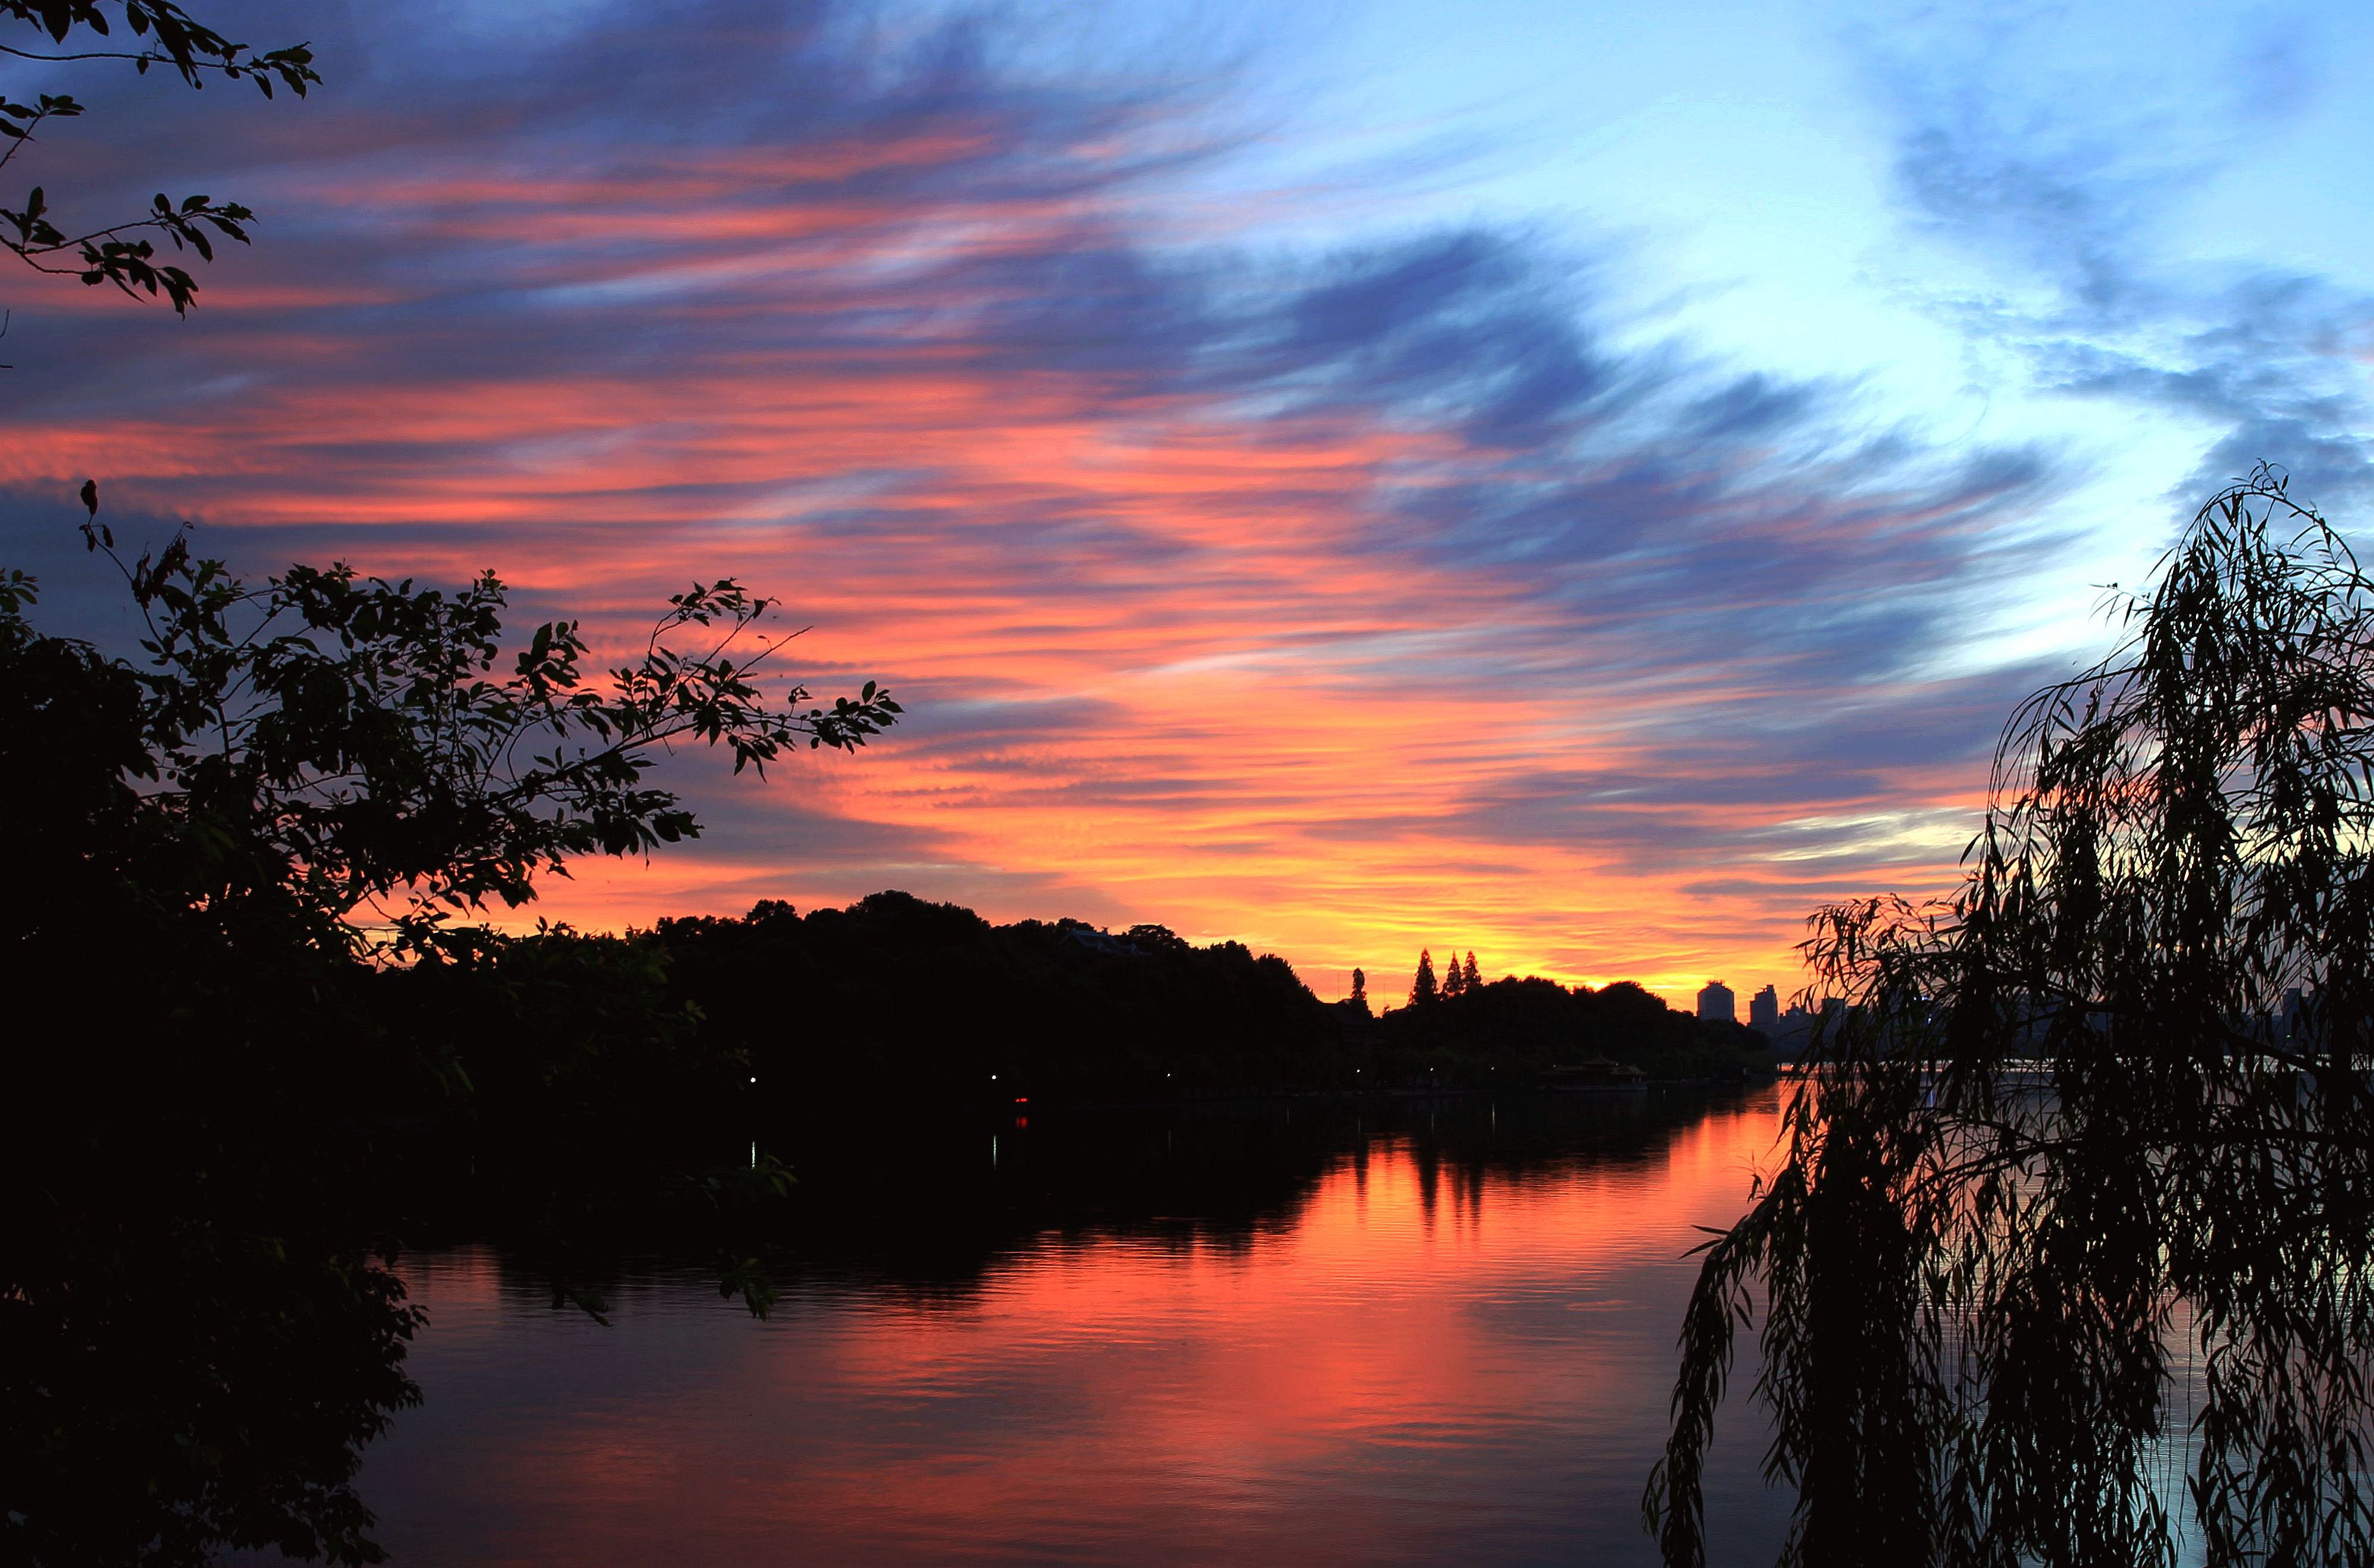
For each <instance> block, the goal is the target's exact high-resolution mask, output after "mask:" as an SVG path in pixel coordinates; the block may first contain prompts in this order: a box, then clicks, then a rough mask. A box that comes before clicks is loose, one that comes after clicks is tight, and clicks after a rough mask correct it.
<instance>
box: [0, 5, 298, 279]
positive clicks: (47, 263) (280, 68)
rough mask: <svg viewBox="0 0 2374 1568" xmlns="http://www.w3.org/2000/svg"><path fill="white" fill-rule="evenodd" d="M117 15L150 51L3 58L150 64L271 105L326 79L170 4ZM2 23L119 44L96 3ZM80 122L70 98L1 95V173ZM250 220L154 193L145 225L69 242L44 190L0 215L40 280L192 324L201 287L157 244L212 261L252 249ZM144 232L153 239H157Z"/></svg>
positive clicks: (222, 207)
mask: <svg viewBox="0 0 2374 1568" xmlns="http://www.w3.org/2000/svg"><path fill="white" fill-rule="evenodd" d="M115 9H116V10H117V11H119V12H120V13H121V16H120V18H119V20H120V21H121V22H122V24H123V27H124V28H125V29H126V30H127V31H129V32H130V34H131V35H132V36H133V37H134V38H135V39H138V40H142V41H145V42H144V43H143V45H142V46H141V47H137V48H133V49H128V50H126V49H73V50H65V51H64V52H59V51H42V50H28V49H21V48H18V47H16V46H14V45H10V44H0V54H6V55H12V56H15V57H16V58H18V59H23V60H33V61H41V62H46V63H53V64H68V63H75V62H88V61H100V60H112V61H121V62H128V63H129V64H131V65H132V66H133V68H134V69H135V71H136V72H138V73H139V74H140V75H143V76H146V75H147V72H148V70H149V68H150V67H151V66H152V65H167V66H170V67H171V68H172V69H173V71H174V72H175V73H176V74H177V75H179V76H181V77H182V80H183V81H185V82H187V83H188V84H189V85H190V86H191V87H193V88H202V87H204V86H205V85H206V78H207V77H208V76H217V77H220V78H221V79H224V80H229V81H246V82H253V84H254V85H255V87H256V88H257V89H258V90H259V91H261V92H262V93H263V95H264V97H265V98H267V99H269V98H271V97H272V96H273V93H274V85H275V84H276V83H277V84H279V85H280V86H282V87H285V88H288V90H289V91H291V92H293V93H295V94H296V95H297V96H298V97H300V98H302V97H304V96H305V93H306V89H307V88H309V87H311V86H313V85H315V84H317V83H319V82H320V81H321V79H322V78H321V76H320V74H319V73H318V72H316V71H315V70H314V69H313V54H312V51H311V48H310V47H308V46H307V45H304V44H295V45H291V46H289V47H287V48H283V49H275V50H270V51H265V52H262V53H259V52H257V51H255V50H253V49H252V48H251V47H250V46H249V45H247V44H244V43H237V42H233V41H231V40H229V39H228V38H225V37H224V36H223V35H222V34H220V33H218V32H216V31H215V30H214V29H211V28H208V27H206V26H205V25H204V24H202V23H200V22H198V21H196V20H194V18H191V17H190V16H189V14H188V13H186V12H185V11H183V10H182V8H181V7H180V6H177V5H174V4H172V3H171V0H116V4H115ZM0 19H13V20H15V21H18V22H19V23H23V24H27V25H29V26H31V27H34V28H36V29H40V30H41V32H42V33H44V34H45V35H46V36H47V37H48V38H49V39H50V40H51V41H52V42H53V43H54V44H58V45H64V44H65V43H66V42H67V41H69V40H70V39H72V38H75V37H76V36H77V35H78V32H83V31H87V32H88V33H91V34H94V35H97V36H99V37H101V38H112V37H113V36H114V35H113V29H112V24H111V23H110V20H109V16H108V8H107V6H105V5H103V4H101V3H100V0H0ZM84 112H85V110H84V107H83V105H82V104H80V103H79V102H77V101H76V99H74V98H73V97H72V96H70V95H66V94H50V93H42V94H41V95H39V97H38V98H37V99H35V100H34V101H32V102H30V103H24V102H18V101H16V100H14V99H8V98H6V96H0V140H5V142H6V146H5V148H0V168H6V166H7V164H8V163H9V162H11V161H12V160H14V158H16V156H17V155H18V153H19V152H20V151H22V150H23V149H24V148H25V147H26V146H29V145H30V144H31V143H32V142H33V140H34V139H35V137H34V132H35V131H36V130H37V129H39V128H40V127H41V126H42V125H44V124H46V123H48V122H50V121H52V120H65V119H73V118H76V117H78V116H80V115H82V114H83V113H84ZM254 219H255V215H254V213H253V212H252V211H250V210H249V209H248V208H247V207H245V206H242V205H240V204H239V203H237V202H217V201H215V200H213V199H212V198H211V197H209V196H206V195H203V194H201V195H191V196H184V197H183V198H182V199H181V200H180V201H179V202H176V201H174V200H172V199H171V198H170V197H168V196H167V195H165V194H164V193H162V192H159V193H158V194H157V196H156V197H155V198H154V200H153V201H152V202H151V204H150V206H149V210H148V211H147V213H145V214H143V215H142V216H139V217H136V218H127V219H124V220H123V221H121V222H117V223H112V224H108V225H105V226H103V227H100V228H91V229H88V230H85V231H83V232H81V233H79V234H71V235H70V234H68V233H67V232H66V231H65V229H62V228H59V227H58V225H57V224H56V223H55V222H54V221H53V218H52V217H51V216H50V205H49V196H48V193H47V191H46V190H45V189H44V188H43V187H41V186H38V185H37V186H35V187H33V190H32V192H31V193H30V194H29V196H28V197H27V198H26V200H25V204H24V205H23V206H21V207H15V208H10V207H5V206H0V247H5V248H6V250H8V251H9V252H12V253H14V254H15V255H16V256H17V258H18V260H19V261H21V262H23V263H26V264H27V265H28V266H29V267H31V268H32V269H33V270H34V271H36V272H41V273H49V274H53V275H62V276H65V275H71V276H76V277H79V278H80V279H81V280H82V281H83V282H84V283H85V284H86V285H89V286H92V287H96V286H98V285H100V284H112V285H114V286H115V287H117V288H119V289H121V290H123V292H124V293H125V294H126V295H129V296H133V297H135V298H136V297H138V296H139V295H141V294H144V293H145V294H146V295H147V296H148V297H149V298H156V297H158V296H159V295H161V296H162V297H163V298H165V299H166V300H167V301H169V302H170V304H171V305H172V307H173V310H174V312H175V313H176V314H178V315H186V314H188V312H189V310H190V307H191V306H192V305H193V304H194V303H195V302H196V298H197V292H198V286H197V283H196V282H195V280H194V279H193V278H192V277H191V275H190V274H189V273H188V272H187V271H186V270H185V269H183V268H182V267H181V266H179V265H176V264H173V263H169V262H160V260H159V250H158V244H159V240H160V239H161V240H164V241H167V242H170V244H171V246H172V248H173V249H174V250H175V251H176V252H181V251H188V252H194V253H195V254H196V255H197V256H198V257H199V258H200V259H202V260H205V261H209V262H211V261H213V260H214V256H215V252H214V245H215V240H216V239H217V238H224V239H230V240H238V241H239V242H240V243H241V244H246V243H248V242H249V240H248V234H247V226H248V225H249V224H251V223H253V221H254ZM11 230H13V232H10V231H11ZM143 230H149V231H153V232H154V234H155V235H156V236H157V238H150V237H148V236H147V235H145V234H143V233H142V231H143ZM210 230H211V232H209V231H210Z"/></svg>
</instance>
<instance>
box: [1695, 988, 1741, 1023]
mask: <svg viewBox="0 0 2374 1568" xmlns="http://www.w3.org/2000/svg"><path fill="white" fill-rule="evenodd" d="M1698 1016H1699V1017H1700V1018H1711V1019H1715V1020H1717V1021H1718V1022H1720V1023H1723V1024H1736V1023H1738V1022H1739V999H1738V998H1737V997H1735V996H1733V995H1732V994H1731V988H1730V987H1729V986H1726V985H1724V984H1723V983H1722V981H1721V980H1709V981H1708V982H1707V983H1706V989H1704V990H1702V991H1700V992H1698Z"/></svg>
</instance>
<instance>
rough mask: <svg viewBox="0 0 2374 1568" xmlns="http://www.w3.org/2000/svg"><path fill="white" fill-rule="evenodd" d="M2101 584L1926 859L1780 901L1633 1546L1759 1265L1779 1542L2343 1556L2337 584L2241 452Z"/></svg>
mask: <svg viewBox="0 0 2374 1568" xmlns="http://www.w3.org/2000/svg"><path fill="white" fill-rule="evenodd" d="M2122 610H2123V616H2124V620H2125V622H2126V624H2127V626H2129V627H2130V628H2131V635H2130V637H2129V638H2128V640H2127V641H2126V642H2125V644H2124V645H2123V646H2122V647H2121V649H2119V650H2118V651H2117V652H2116V653H2114V654H2113V655H2112V656H2111V657H2110V659H2108V660H2107V661H2104V662H2103V663H2102V664H2101V665H2099V666H2098V667H2096V668H2095V669H2093V670H2091V671H2089V672H2087V673H2086V674H2084V675H2083V676H2081V677H2079V678H2077V679H2075V680H2073V681H2071V682H2068V683H2065V684H2063V685H2057V686H2054V687H2051V688H2050V689H2048V690H2046V691H2044V692H2041V693H2039V694H2038V695H2037V696H2035V697H2033V698H2031V699H2030V700H2029V701H2028V702H2027V704H2026V705H2024V706H2023V707H2022V708H2020V709H2019V710H2018V712H2017V713H2016V715H2015V716H2014V717H2013V719H2012V720H2011V721H2010V723H2009V725H2008V726H2007V727H2006V730H2005V731H2004V739H2003V742H2002V744H2001V747H2000V748H1999V750H1998V753H1997V758H1996V765H1995V769H1994V778H1993V782H1992V793H1991V802H1990V805H1989V809H1988V812H1987V815H1986V819H1985V822H1984V825H1983V827H1982V828H1981V830H1980V833H1979V835H1978V837H1976V838H1975V839H1974V840H1973V841H1972V844H1971V847H1970V851H1969V858H1968V859H1969V872H1968V874H1967V878H1966V881H1965V883H1964V885H1963V887H1962V889H1961V891H1960V893H1959V894H1958V895H1957V897H1956V898H1955V899H1954V900H1953V901H1952V902H1951V903H1950V904H1949V905H1946V906H1944V907H1929V908H1918V909H1916V908H1912V907H1908V906H1906V905H1904V904H1902V903H1900V902H1897V901H1893V900H1886V899H1881V900H1873V901H1868V902H1864V903H1861V904H1856V905H1851V906H1845V907H1835V908H1832V909H1828V910H1826V911H1824V912H1823V913H1822V914H1821V915H1820V916H1818V917H1817V918H1816V920H1815V922H1814V926H1813V935H1812V938H1811V940H1810V941H1808V942H1807V943H1806V944H1805V951H1806V953H1807V955H1808V958H1809V959H1810V961H1811V963H1812V966H1813V968H1814V970H1815V972H1816V977H1817V982H1816V983H1817V986H1818V987H1819V988H1820V989H1822V990H1823V991H1825V992H1826V993H1828V994H1833V995H1837V996H1839V997H1842V998H1844V999H1846V1000H1847V1002H1848V1003H1849V1005H1848V1006H1847V1007H1846V1008H1844V1009H1841V1010H1838V1011H1835V1012H1829V1013H1828V1015H1827V1016H1826V1018H1825V1020H1824V1022H1823V1024H1822V1026H1821V1028H1820V1030H1819V1032H1818V1035H1817V1037H1816V1047H1815V1053H1814V1059H1815V1061H1816V1078H1815V1080H1814V1081H1813V1082H1809V1083H1807V1084H1806V1085H1805V1086H1804V1088H1803V1089H1801V1091H1800V1092H1799V1094H1797V1095H1796V1097H1795V1099H1794V1101H1793V1104H1792V1106H1791V1108H1790V1111H1789V1115H1788V1121H1787V1125H1788V1134H1787V1141H1786V1143H1785V1146H1784V1154H1785V1157H1784V1158H1783V1159H1782V1161H1781V1163H1780V1165H1779V1167H1778V1168H1777V1170H1776V1171H1775V1172H1774V1173H1773V1175H1772V1176H1770V1178H1769V1180H1767V1181H1766V1182H1764V1183H1763V1184H1762V1185H1761V1187H1760V1189H1759V1194H1758V1197H1757V1200H1756V1202H1755V1203H1754V1205H1753V1207H1752V1208H1751V1209H1750V1211H1748V1213H1747V1214H1746V1215H1745V1217H1744V1218H1743V1219H1741V1220H1740V1221H1739V1222H1738V1223H1736V1224H1735V1225H1733V1227H1732V1228H1731V1229H1730V1230H1729V1231H1727V1232H1725V1233H1723V1234H1722V1235H1719V1236H1718V1237H1717V1238H1716V1239H1715V1240H1714V1241H1713V1242H1712V1243H1711V1244H1710V1246H1709V1248H1708V1251H1707V1257H1706V1262H1705V1266H1704V1270H1703V1272H1702V1274H1701V1277H1700V1279H1699V1281H1698V1287H1697V1290H1696V1293H1695V1295H1694V1297H1693V1299H1692V1302H1691V1304H1690V1306H1689V1309H1688V1313H1687V1316H1686V1322H1685V1326H1684V1329H1683V1334H1682V1349H1683V1358H1682V1367H1681V1374H1680V1379H1679V1382H1678V1385H1677V1387H1676V1391H1675V1422H1674V1431H1673V1436H1672V1439H1671V1443H1670V1445H1669V1447H1668V1449H1667V1453H1666V1457H1665V1459H1664V1461H1663V1464H1662V1465H1661V1466H1660V1467H1659V1469H1658V1470H1657V1472H1656V1474H1655V1476H1654V1477H1653V1479H1652V1480H1651V1488H1650V1492H1649V1494H1648V1497H1647V1499H1646V1506H1647V1511H1648V1515H1649V1520H1650V1523H1651V1527H1654V1528H1657V1529H1658V1530H1659V1531H1660V1532H1661V1538H1662V1543H1663V1552H1664V1557H1665V1561H1666V1562H1669V1563H1676V1564H1696V1563H1699V1562H1703V1560H1704V1545H1703V1536H1702V1534H1701V1524H1700V1520H1701V1506H1702V1499H1701V1492H1700V1477H1701V1474H1702V1466H1703V1463H1704V1458H1705V1455H1706V1450H1707V1445H1708V1444H1709V1442H1710V1438H1711V1435H1712V1431H1713V1424H1714V1418H1715V1412H1716V1408H1717V1406H1718V1404H1719V1403H1720V1401H1721V1398H1722V1392H1723V1386H1724V1382H1725V1378H1726V1375H1727V1372H1728V1368H1729V1365H1730V1359H1731V1355H1732V1350H1733V1337H1734V1335H1735V1333H1736V1332H1737V1331H1738V1330H1739V1329H1740V1328H1744V1327H1746V1326H1747V1325H1748V1324H1749V1322H1750V1315H1751V1307H1752V1305H1753V1304H1754V1303H1755V1301H1756V1297H1757V1292H1758V1288H1759V1287H1760V1292H1761V1294H1762V1297H1763V1311H1764V1319H1763V1326H1762V1331H1761V1332H1762V1344H1763V1351H1764V1358H1765V1367H1764V1371H1763V1372H1762V1374H1761V1375H1760V1376H1759V1378H1758V1380H1757V1395H1758V1396H1759V1398H1760V1399H1761V1401H1762V1402H1763V1403H1764V1405H1765V1406H1766V1407H1767V1408H1768V1409H1769V1410H1770V1411H1771V1413H1772V1415H1773V1417H1774V1420H1775V1423H1776V1436H1775V1437H1774V1439H1773V1443H1772V1447H1771V1450H1770V1454H1769V1460H1768V1470H1769V1473H1770V1474H1771V1475H1772V1476H1773V1477H1774V1478H1775V1479H1776V1480H1780V1481H1785V1482H1787V1483H1790V1484H1792V1485H1793V1486H1794V1487H1795V1489H1796V1491H1797V1504H1796V1510H1795V1515H1794V1526H1793V1529H1792V1535H1791V1538H1790V1540H1789V1543H1788V1547H1787V1550H1786V1553H1785V1558H1784V1560H1785V1561H1787V1562H1801V1563H1823V1564H1830V1563H1839V1564H1850V1565H1851V1564H1862V1563H1874V1564H1876V1563H1881V1562H1886V1563H1891V1564H1900V1563H1924V1562H1940V1563H1943V1562H1952V1563H1980V1564H2002V1565H2004V1568H2010V1565H2011V1564H2014V1563H2028V1562H2035V1563H2044V1564H2052V1565H2063V1564H2066V1565H2070V1568H2075V1565H2078V1564H2091V1563H2102V1562H2135V1563H2145V1562H2161V1563H2172V1562H2174V1561H2175V1554H2176V1548H2177V1540H2178V1538H2179V1537H2180V1535H2181V1534H2184V1533H2187V1532H2188V1531H2189V1532H2190V1533H2191V1534H2192V1536H2193V1537H2194V1538H2195V1539H2197V1540H2198V1541H2199V1543H2200V1545H2201V1548H2202V1550H2204V1553H2205V1556H2206V1560H2207V1561H2208V1562H2210V1563H2213V1564H2221V1565H2222V1564H2228V1563H2242V1562H2251V1563H2259V1562H2264V1563H2272V1564H2285V1565H2300V1564H2309V1563H2328V1562H2331V1563H2340V1562H2367V1561H2369V1560H2374V1511H2370V1510H2374V1495H2369V1477H2368V1431H2369V1424H2374V1408H2369V1396H2368V1386H2367V1368H2368V1363H2369V1355H2374V1277H2369V1274H2368V1258H2369V1257H2374V1119H2369V1114H2368V1113H2369V1111H2374V1088H2369V1078H2368V1069H2369V1066H2374V1037H2370V1036H2369V1029H2374V966H2369V963H2368V956H2369V948H2374V859H2369V853H2370V852H2374V582H2369V581H2368V579H2367V577H2366V576H2365V575H2364V574H2363V573H2362V572H2361V571H2360V569H2359V568H2358V567H2357V565H2356V561H2355V560H2354V558H2353V557H2352V556H2351V555H2350V552H2349V550H2348V547H2347V545H2346V544H2345V542H2344V541H2343V540H2342V539H2341V538H2340V537H2339V536H2338V535H2337V534H2335V533H2334V532H2333V530H2332V529H2331V528H2329V527H2328V526H2327V525H2326V524H2325V523H2324V522H2323V521H2322V520H2321V519H2320V518H2319V517H2318V516H2317V515H2316V514H2315V512H2313V511H2312V510H2310V509H2308V508H2307V507H2305V506H2303V505H2301V504H2300V503H2298V502H2297V501H2295V500H2294V499H2293V498H2292V497H2290V496H2289V495H2288V494H2286V487H2285V481H2284V479H2283V477H2282V476H2281V475H2280V474H2275V473H2273V472H2271V471H2268V470H2266V469H2263V468H2262V469H2261V470H2260V471H2259V472H2258V473H2256V474H2253V475H2252V476H2251V478H2250V479H2249V480H2247V481H2245V482H2242V483H2239V484H2238V485H2236V486H2232V487H2230V488H2228V489H2227V490H2226V491H2224V492H2222V493H2221V494H2219V495H2218V496H2217V497H2215V498H2214V499H2212V500H2211V501H2210V502H2209V503H2208V504H2207V505H2205V506H2204V508H2203V509H2201V511H2200V512H2199V514H2198V515H2197V516H2196V518H2195V519H2194V521H2193V523H2192V527H2191V529H2190V530H2189V531H2188V532H2187V533H2186V535H2185V536H2184V538H2183V539H2182V540H2181V541H2180V543H2179V544H2178V545H2177V546H2176V547H2175V549H2174V550H2172V551H2171V552H2170V554H2169V555H2168V556H2167V557H2166V559H2165V560H2164V561H2163V563H2162V565H2161V567H2160V569H2159V572H2158V576H2157V583H2156V585H2155V586H2154V587H2153V589H2152V590H2151V591H2150V592H2149V593H2148V595H2147V596H2143V597H2136V598H2131V599H2127V600H2125V601H2123V602H2122ZM2188 1409H2189V1410H2191V1411H2192V1415H2191V1419H2190V1422H2189V1424H2188V1421H2187V1418H2186V1411H2187V1410H2188Z"/></svg>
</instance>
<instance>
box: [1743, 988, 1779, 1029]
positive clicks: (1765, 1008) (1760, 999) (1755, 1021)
mask: <svg viewBox="0 0 2374 1568" xmlns="http://www.w3.org/2000/svg"><path fill="white" fill-rule="evenodd" d="M1779 1024H1780V992H1779V991H1777V990H1774V989H1772V988H1771V987H1770V986H1767V987H1765V988H1764V989H1762V990H1760V991H1757V993H1756V994H1755V995H1754V996H1752V997H1750V998H1748V999H1747V1026H1748V1027H1749V1028H1751V1029H1761V1030H1764V1031H1765V1032H1766V1033H1767V1034H1769V1033H1770V1032H1771V1031H1772V1030H1773V1029H1774V1028H1776V1027H1778V1026H1779Z"/></svg>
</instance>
